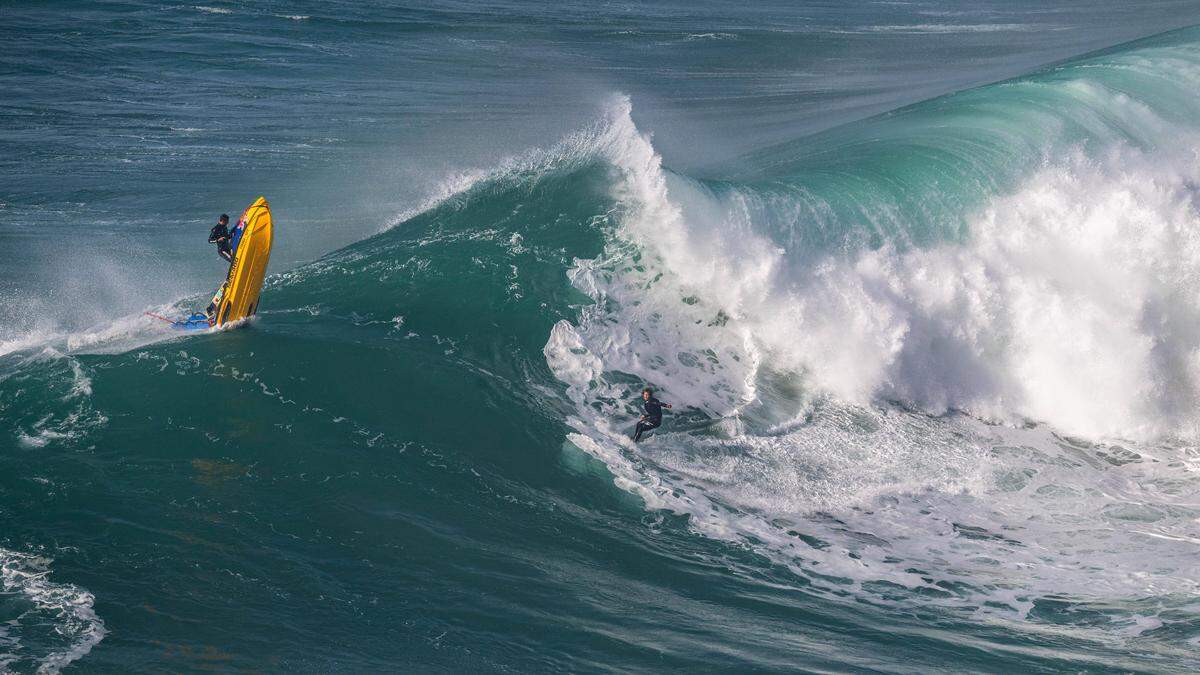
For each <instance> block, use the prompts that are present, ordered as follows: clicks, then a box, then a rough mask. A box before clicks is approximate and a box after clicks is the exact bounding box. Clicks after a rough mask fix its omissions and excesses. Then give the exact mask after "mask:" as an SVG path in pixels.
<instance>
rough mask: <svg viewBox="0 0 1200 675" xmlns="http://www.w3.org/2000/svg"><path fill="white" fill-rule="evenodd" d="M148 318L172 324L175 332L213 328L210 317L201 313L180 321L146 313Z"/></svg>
mask: <svg viewBox="0 0 1200 675" xmlns="http://www.w3.org/2000/svg"><path fill="white" fill-rule="evenodd" d="M146 316H152V317H154V318H156V319H158V320H159V321H165V322H167V323H169V324H171V328H174V329H175V330H186V331H197V330H208V329H209V328H212V321H210V320H209V318H208V315H207V314H203V313H200V312H196V313H195V314H192V315H191V316H189V317H188V318H186V319H179V320H178V321H176V320H173V319H168V318H167V317H165V316H159V315H158V314H154V313H151V312H146Z"/></svg>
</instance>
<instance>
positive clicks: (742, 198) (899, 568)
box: [544, 30, 1200, 655]
mask: <svg viewBox="0 0 1200 675" xmlns="http://www.w3.org/2000/svg"><path fill="white" fill-rule="evenodd" d="M1195 33H1196V31H1194V30H1193V31H1184V32H1181V33H1177V34H1173V35H1171V36H1167V37H1163V38H1158V39H1155V40H1151V41H1147V42H1143V43H1139V44H1135V45H1133V46H1130V47H1129V48H1126V49H1124V50H1117V51H1114V52H1111V53H1105V54H1102V55H1098V56H1095V57H1091V58H1088V59H1083V60H1080V61H1076V62H1072V63H1070V64H1065V65H1063V66H1058V67H1055V68H1053V69H1051V70H1048V71H1045V72H1043V73H1038V74H1035V75H1032V76H1029V77H1027V78H1021V79H1019V80H1014V81H1010V82H1004V83H999V84H996V85H991V86H988V87H984V88H981V89H979V90H975V91H973V92H968V93H966V94H961V95H956V96H951V97H947V98H945V99H939V100H936V101H932V102H929V103H926V104H922V105H920V106H917V107H914V108H913V109H909V110H905V111H901V112H900V113H897V114H893V115H888V116H885V117H883V118H880V119H877V120H872V121H868V122H866V123H863V124H859V125H852V126H851V127H848V128H844V129H840V130H837V131H835V132H832V133H830V134H828V135H823V136H822V137H818V138H816V139H814V140H813V141H812V142H811V143H809V144H806V143H798V144H795V145H793V146H790V147H788V148H785V149H782V151H780V152H781V154H790V155H791V157H792V158H791V159H789V160H788V161H786V162H773V163H771V164H770V172H767V173H763V174H760V177H759V178H758V179H757V180H755V181H752V182H741V183H737V182H729V181H717V182H713V181H699V180H695V179H691V178H688V177H686V176H683V175H680V174H677V173H674V172H671V171H669V170H668V169H666V168H664V167H663V165H662V160H661V158H660V157H659V156H658V154H657V153H656V152H655V150H654V148H653V145H652V141H651V139H650V137H649V136H648V135H646V134H643V133H641V132H639V131H638V130H637V128H636V125H635V124H634V122H633V120H632V111H631V106H630V104H629V102H628V100H626V99H622V100H620V101H618V102H617V103H615V104H614V105H613V107H612V109H611V110H610V112H609V114H608V118H609V121H608V125H609V129H610V130H611V131H610V133H609V134H608V135H607V136H606V137H605V141H604V142H603V143H600V144H598V145H597V146H596V148H595V152H596V153H597V155H598V156H600V157H602V158H603V159H604V161H606V162H608V163H609V164H610V165H611V166H612V168H613V171H614V174H615V180H614V183H613V185H612V188H611V194H612V196H613V198H614V200H615V202H616V203H617V207H616V208H615V209H614V211H613V212H612V214H611V215H612V218H611V219H609V220H605V221H604V222H605V223H606V224H607V226H606V230H605V231H606V233H607V238H606V242H605V248H604V251H603V253H602V254H601V255H600V256H597V257H592V258H585V259H578V260H576V262H575V264H574V265H573V266H572V268H571V269H570V270H569V272H568V275H569V278H570V280H571V282H572V284H573V285H574V286H575V288H577V289H578V290H579V291H580V292H582V293H584V294H585V295H587V296H588V297H589V298H590V299H591V301H592V302H591V303H590V304H588V305H586V306H584V307H582V308H581V310H580V312H579V314H578V315H577V316H576V317H574V318H572V319H570V320H562V321H559V322H557V323H556V324H555V326H554V328H553V330H552V331H551V334H550V337H549V339H548V341H547V343H546V345H545V347H544V355H545V358H546V362H547V364H548V366H549V367H550V369H551V371H552V372H553V373H554V375H555V376H556V378H557V379H559V380H560V381H561V382H563V383H564V385H565V386H566V392H567V395H568V397H569V398H570V400H571V401H573V404H574V407H573V415H572V417H571V419H570V422H569V424H570V426H571V427H573V429H574V431H573V433H572V434H570V440H571V441H572V443H573V445H574V446H576V447H578V448H579V449H581V450H583V451H585V452H587V453H588V454H591V455H593V456H595V457H597V458H599V459H601V460H602V461H603V462H604V463H605V464H606V465H607V466H608V467H609V469H610V471H611V472H612V473H613V475H614V477H615V480H616V483H617V485H618V486H620V487H622V488H623V489H626V490H628V491H630V492H634V493H635V494H638V495H640V496H641V497H642V499H643V500H644V501H645V503H646V505H647V507H648V508H651V509H667V510H670V511H674V512H676V513H679V514H683V515H686V516H687V517H688V518H689V522H690V523H691V524H692V526H693V527H694V528H695V529H696V530H697V531H699V532H701V533H703V534H705V535H708V536H712V537H715V538H718V539H723V540H728V541H733V542H737V543H740V544H743V545H747V546H749V547H751V548H752V549H754V550H757V551H760V552H763V553H764V554H765V555H768V556H771V557H773V558H776V557H778V558H779V559H781V560H782V561H784V562H786V563H787V564H790V565H794V566H795V568H796V569H797V571H798V572H799V573H801V574H803V575H805V576H806V578H807V579H809V580H810V581H811V582H812V584H813V588H823V589H824V592H828V593H830V594H831V595H834V596H836V595H838V594H839V593H843V592H845V589H846V588H852V589H854V593H853V594H854V596H855V597H858V598H860V599H861V598H870V600H869V602H871V603H878V604H881V605H890V604H891V603H893V602H897V601H898V602H900V603H901V604H905V603H907V602H910V601H911V600H912V599H915V598H918V597H919V598H921V601H922V602H923V603H924V602H932V603H933V604H938V603H941V602H944V603H946V604H947V605H948V606H954V607H960V608H961V607H963V606H965V607H967V608H969V609H970V611H972V612H975V613H977V614H980V615H990V614H996V615H998V616H1001V617H1003V616H1009V617H1018V618H1019V619H1020V620H1021V621H1023V622H1026V625H1028V624H1053V625H1055V626H1056V627H1057V628H1058V629H1063V630H1067V629H1070V630H1078V631H1081V632H1082V633H1083V634H1086V633H1087V632H1088V630H1090V628H1094V627H1099V628H1101V629H1104V630H1105V631H1106V632H1108V633H1110V634H1114V635H1118V636H1124V637H1127V638H1133V637H1139V636H1142V635H1143V634H1154V633H1155V631H1157V630H1159V629H1160V628H1162V627H1163V626H1164V624H1165V623H1166V622H1167V621H1166V619H1164V617H1166V616H1169V615H1170V614H1171V613H1173V612H1175V611H1178V610H1180V608H1182V607H1184V606H1186V605H1187V604H1188V602H1189V601H1188V600H1187V598H1189V597H1190V596H1191V595H1192V594H1193V593H1194V592H1195V591H1196V589H1197V588H1198V586H1200V577H1198V576H1197V575H1196V574H1195V572H1194V570H1193V566H1191V565H1190V563H1189V562H1188V560H1187V558H1188V556H1189V553H1188V544H1187V540H1188V539H1189V535H1188V531H1189V527H1190V525H1189V523H1190V522H1191V521H1192V519H1193V518H1194V517H1195V516H1196V512H1195V509H1194V507H1193V506H1192V505H1193V504H1194V499H1195V497H1196V495H1197V494H1198V491H1200V483H1198V482H1197V481H1196V479H1195V471H1196V468H1197V457H1200V455H1198V454H1197V450H1196V446H1195V440H1196V439H1197V433H1198V432H1200V427H1197V425H1196V422H1195V415H1194V411H1195V410H1196V408H1197V404H1198V403H1200V399H1198V397H1197V391H1198V387H1200V330H1198V329H1197V328H1196V326H1198V325H1200V323H1198V321H1197V319H1200V302H1198V299H1197V297H1196V296H1195V294H1194V289H1195V288H1196V286H1197V281H1198V280H1197V278H1196V272H1195V270H1196V269H1197V263H1200V257H1198V256H1200V238H1198V237H1200V235H1198V234H1197V233H1200V213H1198V205H1200V200H1198V197H1200V191H1198V188H1197V186H1198V185H1200V162H1198V161H1197V149H1198V148H1200V142H1198V141H1200V138H1198V137H1197V134H1196V129H1195V128H1194V126H1192V124H1190V123H1189V121H1190V119H1194V118H1189V116H1188V115H1184V114H1181V113H1182V111H1191V112H1192V113H1195V112H1200V110H1197V104H1196V101H1195V100H1194V97H1192V95H1191V93H1190V92H1191V91H1192V88H1191V86H1190V83H1194V82H1196V80H1197V78H1198V77H1200V68H1198V66H1200V50H1197V47H1196V35H1195ZM1030 94H1033V95H1032V96H1030ZM1050 102H1054V105H1053V106H1050V105H1049V104H1050ZM806 151H809V152H810V153H811V154H808V155H805V152H806ZM776 156H778V154H777V155H776ZM900 193H903V197H901V198H896V195H897V194H900ZM643 383H646V384H650V385H652V386H654V387H656V389H658V390H659V391H660V392H661V397H662V398H664V400H668V401H673V402H675V403H677V404H682V405H683V406H686V408H687V410H686V411H685V412H684V413H683V414H681V415H679V416H678V419H677V421H676V422H675V423H674V427H673V428H674V431H666V432H662V434H661V436H660V438H659V440H657V441H652V442H650V443H649V444H646V445H642V446H633V445H631V444H630V443H629V441H628V440H626V437H627V431H628V430H627V429H625V428H624V426H625V422H624V421H626V420H629V419H630V418H631V417H632V416H633V415H634V414H635V412H634V410H633V408H632V406H631V405H630V404H629V403H627V402H628V401H631V400H632V399H633V398H634V397H635V396H636V393H637V391H638V390H639V389H640V387H641V386H642V384H643ZM677 407H679V406H678V405H677ZM615 420H621V421H620V422H615ZM668 428H669V429H670V428H671V425H668ZM1101 485H1103V486H1104V488H1103V489H1100V488H1098V486H1101ZM1167 486H1170V487H1169V488H1168V487H1167ZM1081 532H1087V533H1088V534H1087V535H1085V536H1084V537H1082V538H1081V537H1080V533H1081ZM1047 551H1054V553H1052V554H1051V553H1047ZM1148 596H1155V597H1156V598H1157V599H1156V601H1155V603H1149V604H1148V603H1145V602H1144V601H1143V600H1142V599H1143V598H1146V597H1148ZM904 598H908V599H907V600H906V599H904ZM1165 608H1169V609H1165ZM1085 615H1086V616H1087V617H1089V621H1092V622H1093V623H1091V624H1089V625H1088V626H1084V625H1083V623H1082V622H1078V623H1077V622H1074V621H1073V620H1072V619H1071V618H1070V617H1071V616H1085ZM1064 626H1066V627H1067V628H1064ZM1162 632H1168V631H1165V630H1164V631H1162ZM1164 649H1167V650H1168V651H1170V650H1172V649H1175V647H1164ZM1172 653H1174V652H1172ZM1176 655H1177V654H1176Z"/></svg>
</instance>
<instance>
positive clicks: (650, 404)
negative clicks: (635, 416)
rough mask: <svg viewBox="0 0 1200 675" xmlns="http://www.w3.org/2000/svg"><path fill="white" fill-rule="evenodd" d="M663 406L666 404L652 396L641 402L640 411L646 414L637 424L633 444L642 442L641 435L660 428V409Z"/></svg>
mask: <svg viewBox="0 0 1200 675" xmlns="http://www.w3.org/2000/svg"><path fill="white" fill-rule="evenodd" d="M664 405H667V404H666V403H663V402H662V401H660V400H658V399H656V398H654V397H653V396H651V397H650V398H648V399H645V400H643V401H642V409H643V410H645V411H646V414H645V415H644V416H643V417H642V419H641V420H640V421H639V422H638V423H637V430H636V431H634V433H633V442H634V443H636V442H638V441H640V440H642V434H643V433H645V432H647V431H650V430H651V429H657V428H658V427H660V426H662V416H663V412H662V409H663V406H664Z"/></svg>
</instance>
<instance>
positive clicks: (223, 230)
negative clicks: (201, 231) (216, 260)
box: [208, 213, 233, 262]
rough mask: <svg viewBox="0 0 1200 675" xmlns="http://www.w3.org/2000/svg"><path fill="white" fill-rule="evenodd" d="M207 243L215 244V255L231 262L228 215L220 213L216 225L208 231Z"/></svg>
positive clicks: (231, 251) (231, 236) (231, 238)
mask: <svg viewBox="0 0 1200 675" xmlns="http://www.w3.org/2000/svg"><path fill="white" fill-rule="evenodd" d="M208 243H210V244H216V245H217V255H219V256H221V257H222V258H224V259H226V260H228V261H229V262H233V235H232V234H230V233H229V216H228V215H227V214H224V213H222V214H221V217H220V218H218V219H217V224H216V226H214V227H213V229H212V231H211V232H209V233H208Z"/></svg>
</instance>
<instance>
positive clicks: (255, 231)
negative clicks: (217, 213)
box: [152, 197, 274, 330]
mask: <svg viewBox="0 0 1200 675" xmlns="http://www.w3.org/2000/svg"><path fill="white" fill-rule="evenodd" d="M231 235H232V237H233V241H232V242H231V248H232V249H233V262H232V263H230V264H229V274H227V275H226V277H225V283H223V284H221V287H220V288H218V289H217V292H216V294H215V295H213V299H212V302H211V303H209V306H208V310H207V311H206V312H204V313H203V314H201V313H200V312H196V313H194V314H192V315H191V316H189V317H187V318H186V319H180V320H179V321H171V320H170V319H166V318H165V317H159V316H156V315H152V316H156V318H159V319H162V320H164V321H169V322H170V323H171V325H172V326H173V327H175V328H177V329H179V330H206V329H208V328H214V327H220V326H224V325H226V324H229V323H232V322H235V321H240V320H242V319H245V318H247V317H251V316H254V313H255V312H257V311H258V296H259V293H260V292H262V284H263V277H265V276H266V273H267V262H268V261H269V260H270V259H271V243H272V241H273V239H274V234H273V232H272V228H271V208H270V207H269V206H268V205H267V200H266V199H265V198H264V197H259V198H258V199H256V200H255V201H254V203H253V204H251V205H250V206H248V207H247V208H246V210H245V211H244V212H243V213H242V217H241V218H239V219H238V221H237V225H235V226H234V227H233V231H232V232H231Z"/></svg>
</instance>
